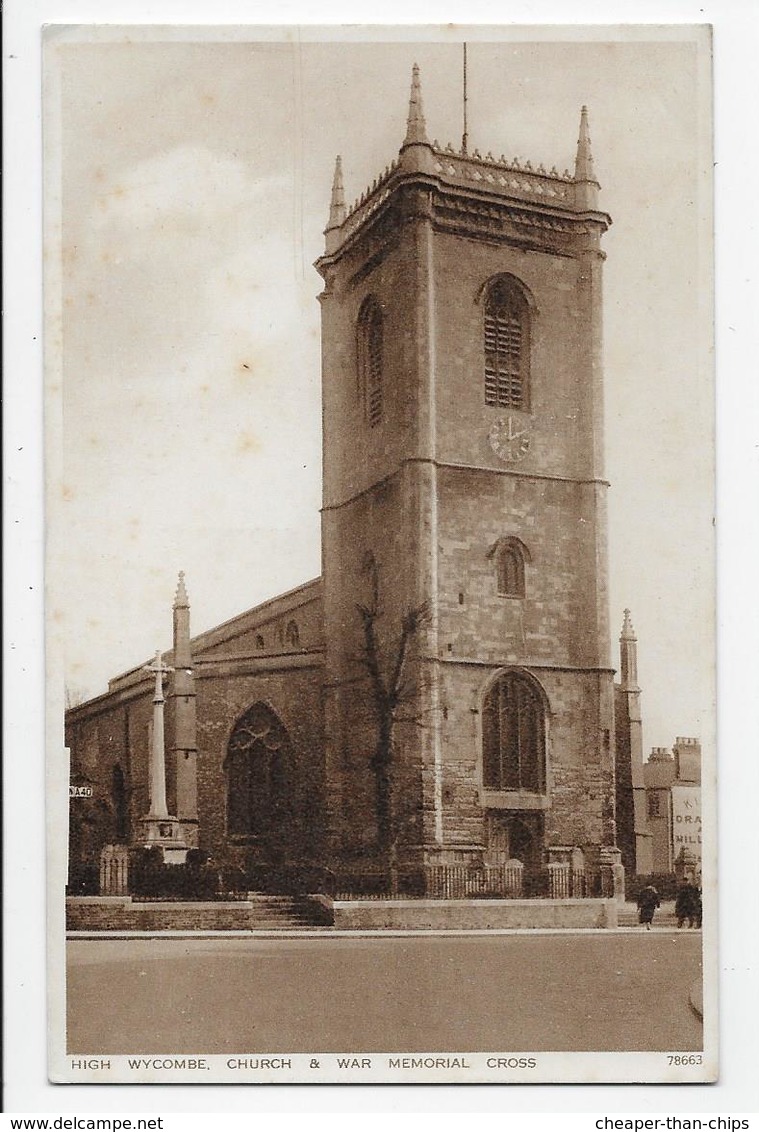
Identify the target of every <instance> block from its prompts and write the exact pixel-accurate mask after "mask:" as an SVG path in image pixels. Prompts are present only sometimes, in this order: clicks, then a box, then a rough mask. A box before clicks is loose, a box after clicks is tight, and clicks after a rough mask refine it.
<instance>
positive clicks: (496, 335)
mask: <svg viewBox="0 0 759 1132" xmlns="http://www.w3.org/2000/svg"><path fill="white" fill-rule="evenodd" d="M484 345H485V404H486V405H501V406H504V407H506V408H512V409H524V410H527V409H529V407H530V366H529V359H530V325H529V310H528V307H527V300H526V299H525V296H524V293H523V291H522V290H521V288H520V287H519V286H518V285H517V283H516V282H515V281H513V280H509V279H496V280H495V282H493V283H491V284H490V286H489V287H488V290H487V294H486V297H485V342H484Z"/></svg>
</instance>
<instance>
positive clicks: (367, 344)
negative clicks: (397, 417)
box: [358, 297, 383, 426]
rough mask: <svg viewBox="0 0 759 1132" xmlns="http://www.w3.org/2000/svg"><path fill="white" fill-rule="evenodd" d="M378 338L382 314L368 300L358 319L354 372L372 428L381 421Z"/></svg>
mask: <svg viewBox="0 0 759 1132" xmlns="http://www.w3.org/2000/svg"><path fill="white" fill-rule="evenodd" d="M382 337H383V335H382V311H381V310H380V307H379V304H378V303H377V301H376V300H375V299H373V298H371V297H370V298H368V299H366V301H365V302H364V305H363V306H362V308H361V314H360V315H359V320H358V369H359V381H360V385H361V394H362V396H363V400H364V411H365V415H366V419H367V421H368V423H369V424H370V425H372V426H374V425H378V424H379V423H380V421H381V420H382V394H383V389H382V378H383V356H382V355H383V341H382Z"/></svg>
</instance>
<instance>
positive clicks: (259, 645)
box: [256, 633, 266, 649]
mask: <svg viewBox="0 0 759 1132" xmlns="http://www.w3.org/2000/svg"><path fill="white" fill-rule="evenodd" d="M265 644H266V642H265V641H264V639H263V637H262V636H261V634H260V633H256V648H257V649H262V648H263V647H264V645H265Z"/></svg>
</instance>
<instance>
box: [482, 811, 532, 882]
mask: <svg viewBox="0 0 759 1132" xmlns="http://www.w3.org/2000/svg"><path fill="white" fill-rule="evenodd" d="M486 855H487V862H488V864H491V865H505V864H506V863H507V861H520V862H521V863H522V864H523V865H524V867H525V869H527V870H528V871H529V872H534V871H536V870H537V869H539V868H540V867H541V865H542V857H543V815H542V814H541V813H519V814H499V813H492V812H491V813H490V814H489V816H488V821H487V850H486Z"/></svg>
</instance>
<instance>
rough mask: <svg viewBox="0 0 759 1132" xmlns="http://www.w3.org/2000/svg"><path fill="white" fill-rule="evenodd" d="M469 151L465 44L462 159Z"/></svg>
mask: <svg viewBox="0 0 759 1132" xmlns="http://www.w3.org/2000/svg"><path fill="white" fill-rule="evenodd" d="M468 151H469V134H468V132H467V123H466V43H465V44H464V136H463V137H462V139H461V152H462V153H463V155H464V157H466V156H467V153H468Z"/></svg>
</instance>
